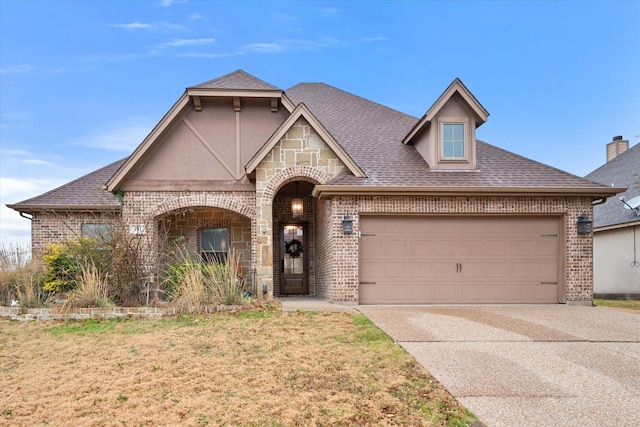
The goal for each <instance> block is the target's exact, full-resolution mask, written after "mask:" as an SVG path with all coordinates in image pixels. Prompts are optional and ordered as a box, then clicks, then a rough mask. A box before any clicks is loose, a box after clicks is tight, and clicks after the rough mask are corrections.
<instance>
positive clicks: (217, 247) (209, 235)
mask: <svg viewBox="0 0 640 427" xmlns="http://www.w3.org/2000/svg"><path fill="white" fill-rule="evenodd" d="M200 255H201V256H202V259H203V260H204V261H207V262H217V263H225V262H227V259H228V258H229V229H228V228H201V229H200Z"/></svg>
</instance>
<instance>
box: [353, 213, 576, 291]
mask: <svg viewBox="0 0 640 427" xmlns="http://www.w3.org/2000/svg"><path fill="white" fill-rule="evenodd" d="M560 223H561V219H560V218H541V217H538V218H533V217H530V218H523V217H491V218H490V217H484V218H482V217H470V218H468V217H464V218H463V217H439V218H432V217H418V216H413V217H401V216H396V217H391V216H389V217H367V216H363V217H361V222H360V227H361V230H362V232H363V236H362V238H361V239H360V245H361V246H360V247H361V249H360V269H361V270H360V280H361V281H365V282H375V283H376V285H374V286H371V285H366V286H365V285H360V302H361V303H363V304H367V303H394V304H399V303H414V304H415V303H526V302H533V303H541V302H544V303H555V302H558V286H560V285H559V284H558V282H559V280H560V279H559V278H560V274H561V269H560V266H561V264H560V262H559V258H561V257H562V256H564V255H563V252H562V250H561V245H560V244H559V241H558V239H559V237H558V236H559V230H560ZM371 225H375V229H377V230H378V232H376V230H375V229H374V228H372V227H371ZM372 234H375V235H372ZM365 270H366V271H365Z"/></svg>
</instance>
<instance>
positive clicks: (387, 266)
mask: <svg viewBox="0 0 640 427" xmlns="http://www.w3.org/2000/svg"><path fill="white" fill-rule="evenodd" d="M384 275H385V277H388V278H392V279H399V278H400V279H403V278H405V277H406V275H407V267H406V263H405V262H392V261H387V262H386V263H384Z"/></svg>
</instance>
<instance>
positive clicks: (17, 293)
mask: <svg viewBox="0 0 640 427" xmlns="http://www.w3.org/2000/svg"><path fill="white" fill-rule="evenodd" d="M29 252H30V251H29V249H28V248H25V247H22V246H20V245H17V244H16V245H13V244H10V245H5V244H2V245H1V246H0V305H6V306H9V305H11V303H12V302H13V301H18V304H19V305H20V307H23V308H30V307H38V306H42V305H46V304H47V303H49V302H50V300H51V293H49V292H47V291H46V290H44V289H43V285H44V268H43V266H42V264H40V263H38V262H36V261H34V260H32V259H31V257H30V253H29Z"/></svg>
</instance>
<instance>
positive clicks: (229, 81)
mask: <svg viewBox="0 0 640 427" xmlns="http://www.w3.org/2000/svg"><path fill="white" fill-rule="evenodd" d="M187 89H222V90H276V91H281V90H282V89H280V88H277V87H275V86H273V85H271V84H269V83H267V82H265V81H263V80H260V79H259V78H257V77H255V76H252V75H251V74H249V73H247V72H246V71H244V70H242V69H237V70H236V71H233V72H231V73H229V74H225V75H224V76H220V77H217V78H215V79H213V80H209V81H207V82H204V83H200V84H198V85H195V86H190V87H188V88H187Z"/></svg>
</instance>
